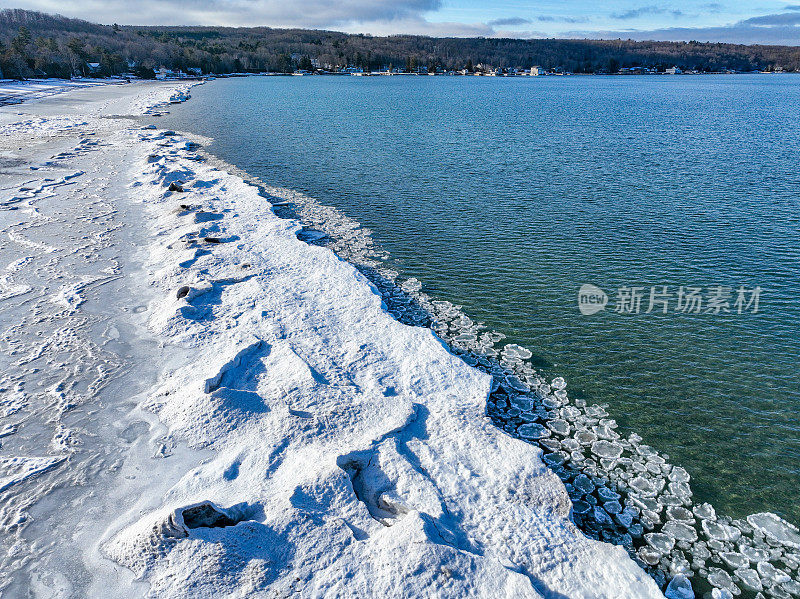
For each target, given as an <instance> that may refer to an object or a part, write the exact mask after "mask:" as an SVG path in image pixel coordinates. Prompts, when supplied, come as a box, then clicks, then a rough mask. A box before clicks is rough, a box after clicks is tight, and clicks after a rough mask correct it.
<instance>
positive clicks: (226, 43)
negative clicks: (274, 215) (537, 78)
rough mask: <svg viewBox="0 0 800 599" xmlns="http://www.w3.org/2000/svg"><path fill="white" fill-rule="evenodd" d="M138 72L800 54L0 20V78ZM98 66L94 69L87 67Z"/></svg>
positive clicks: (782, 59)
mask: <svg viewBox="0 0 800 599" xmlns="http://www.w3.org/2000/svg"><path fill="white" fill-rule="evenodd" d="M88 63H92V64H93V66H92V67H91V68H90V70H91V71H92V73H91V74H94V75H115V74H120V73H125V72H131V71H134V72H137V73H138V74H139V75H141V76H152V68H153V67H156V68H158V67H162V66H163V67H166V68H168V69H181V70H187V69H188V68H200V69H202V72H203V73H231V72H262V71H273V72H291V71H293V70H295V69H298V68H306V69H308V68H310V67H311V65H312V64H313V65H314V67H320V68H326V69H335V68H341V67H355V68H363V69H364V70H377V69H383V68H386V67H389V66H393V67H394V68H399V69H401V70H427V69H431V70H433V69H436V70H460V69H464V68H470V69H475V68H478V65H481V66H482V67H483V68H489V67H491V68H507V69H511V68H530V67H531V66H533V65H539V66H542V67H544V68H545V69H548V70H554V69H557V70H561V71H567V72H574V73H600V72H616V71H617V70H618V69H620V68H630V67H649V68H655V69H658V70H664V69H665V68H667V67H671V66H678V67H680V68H681V69H683V70H697V71H723V70H735V71H751V70H784V71H800V47H797V46H743V45H734V44H708V43H697V42H688V43H684V42H634V41H630V40H559V39H544V40H520V39H495V38H469V39H466V38H431V37H422V36H411V35H398V36H389V37H374V36H370V35H361V34H359V35H349V34H345V33H338V32H334V31H320V30H307V29H272V28H269V27H255V28H226V27H132V26H119V25H97V24H94V23H89V22H87V21H80V20H76V19H67V18H65V17H61V16H57V15H48V14H43V13H38V12H31V11H25V10H21V9H6V10H2V11H0V68H2V75H3V76H4V77H13V78H20V77H42V76H49V77H69V76H70V75H73V74H77V75H87V74H89V73H88V72H87V68H89V67H87V65H88ZM96 64H99V67H98V66H94V65H96Z"/></svg>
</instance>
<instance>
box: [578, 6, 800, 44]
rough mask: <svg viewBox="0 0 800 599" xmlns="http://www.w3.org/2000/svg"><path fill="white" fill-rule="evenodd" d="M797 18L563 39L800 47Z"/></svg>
mask: <svg viewBox="0 0 800 599" xmlns="http://www.w3.org/2000/svg"><path fill="white" fill-rule="evenodd" d="M798 25H800V14H798V13H778V14H771V15H763V16H759V17H752V18H749V19H745V20H743V21H738V22H736V23H733V24H730V25H723V26H719V27H667V28H663V29H650V30H639V29H624V30H618V31H568V32H564V33H563V34H562V35H564V36H566V37H576V38H587V39H618V38H622V39H632V40H660V41H676V42H688V41H691V40H697V41H699V42H723V43H730V44H775V45H783V46H797V45H800V26H798Z"/></svg>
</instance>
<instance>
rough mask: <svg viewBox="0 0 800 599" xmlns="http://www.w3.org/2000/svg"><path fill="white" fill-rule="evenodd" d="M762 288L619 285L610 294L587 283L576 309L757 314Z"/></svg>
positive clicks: (594, 312)
mask: <svg viewBox="0 0 800 599" xmlns="http://www.w3.org/2000/svg"><path fill="white" fill-rule="evenodd" d="M761 292H762V289H761V287H758V286H756V287H746V286H744V285H740V286H739V287H736V288H734V287H731V286H727V285H709V286H707V287H694V286H691V285H680V286H670V285H653V286H651V287H633V286H631V287H628V286H622V287H620V288H619V289H617V290H616V291H615V292H614V293H613V294H611V297H609V295H608V294H607V293H606V292H605V291H603V290H602V289H600V287H597V286H596V285H592V284H590V283H586V284H584V285H581V288H580V289H579V290H578V309H579V310H580V312H581V314H583V315H586V316H589V315H591V314H596V313H597V312H600V311H602V310H605V309H606V308H608V310H609V311H613V312H617V313H619V314H650V313H658V314H668V313H683V314H724V313H734V314H744V313H746V312H747V313H751V314H756V313H757V312H758V303H759V300H760V298H761Z"/></svg>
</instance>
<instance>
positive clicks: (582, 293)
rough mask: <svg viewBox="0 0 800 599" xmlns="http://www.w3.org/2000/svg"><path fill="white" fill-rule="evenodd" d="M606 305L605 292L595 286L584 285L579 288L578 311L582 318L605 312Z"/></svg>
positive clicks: (606, 297)
mask: <svg viewBox="0 0 800 599" xmlns="http://www.w3.org/2000/svg"><path fill="white" fill-rule="evenodd" d="M607 303H608V296H607V295H606V292H605V291H603V290H602V289H600V288H599V287H597V286H596V285H592V284H591V283H585V284H584V285H581V288H580V289H579V290H578V310H580V311H581V314H583V315H584V316H590V315H591V314H597V313H598V312H600V311H601V310H605V309H606V304H607Z"/></svg>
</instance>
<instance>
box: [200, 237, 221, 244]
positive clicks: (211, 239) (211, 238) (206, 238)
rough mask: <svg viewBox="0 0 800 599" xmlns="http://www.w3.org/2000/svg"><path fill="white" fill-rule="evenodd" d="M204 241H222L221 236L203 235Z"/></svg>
mask: <svg viewBox="0 0 800 599" xmlns="http://www.w3.org/2000/svg"><path fill="white" fill-rule="evenodd" d="M203 241H205V242H206V243H222V240H221V239H220V238H219V237H203Z"/></svg>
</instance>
